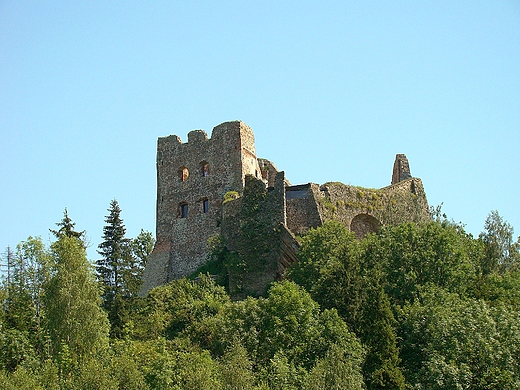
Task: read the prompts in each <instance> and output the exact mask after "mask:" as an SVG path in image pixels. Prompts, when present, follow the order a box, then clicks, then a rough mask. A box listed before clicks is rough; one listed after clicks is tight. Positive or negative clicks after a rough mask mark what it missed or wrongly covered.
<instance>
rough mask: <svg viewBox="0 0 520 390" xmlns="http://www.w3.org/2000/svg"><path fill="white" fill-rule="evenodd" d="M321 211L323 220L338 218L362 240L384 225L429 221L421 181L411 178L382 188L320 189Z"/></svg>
mask: <svg viewBox="0 0 520 390" xmlns="http://www.w3.org/2000/svg"><path fill="white" fill-rule="evenodd" d="M320 193H321V196H319V195H318V196H317V198H318V202H317V203H318V210H319V213H320V215H321V218H322V220H323V221H326V220H330V219H337V220H339V221H341V222H342V223H343V224H345V225H346V226H348V227H349V228H350V230H351V231H354V232H355V233H356V235H357V236H358V237H359V238H361V237H363V236H364V235H365V234H366V233H369V232H376V231H378V230H379V227H380V226H382V225H392V224H399V223H402V222H407V221H412V222H419V223H420V222H426V221H428V220H429V218H430V214H429V210H428V203H427V200H426V195H425V193H424V189H423V186H422V182H421V180H420V179H418V178H410V179H407V180H404V181H402V182H399V183H397V184H394V185H391V186H389V187H385V188H381V189H372V188H362V187H355V186H350V185H345V184H342V183H337V182H334V183H325V184H323V185H322V186H320Z"/></svg>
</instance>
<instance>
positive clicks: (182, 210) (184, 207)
mask: <svg viewBox="0 0 520 390" xmlns="http://www.w3.org/2000/svg"><path fill="white" fill-rule="evenodd" d="M179 216H180V217H181V218H188V203H181V204H180V206H179Z"/></svg>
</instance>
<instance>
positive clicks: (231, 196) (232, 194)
mask: <svg viewBox="0 0 520 390" xmlns="http://www.w3.org/2000/svg"><path fill="white" fill-rule="evenodd" d="M239 197H240V194H239V193H238V191H228V192H226V193H225V194H224V201H223V202H222V204H226V203H228V202H231V201H232V200H235V199H238V198H239Z"/></svg>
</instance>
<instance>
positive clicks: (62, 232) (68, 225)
mask: <svg viewBox="0 0 520 390" xmlns="http://www.w3.org/2000/svg"><path fill="white" fill-rule="evenodd" d="M56 226H58V227H59V229H58V230H53V229H49V231H50V232H51V233H52V234H54V236H55V237H56V238H57V239H59V238H60V237H62V236H67V237H75V238H77V239H79V240H81V241H82V242H83V245H84V246H85V248H86V247H87V243H86V242H85V240H86V239H85V233H86V232H85V230H83V231H82V232H77V231H75V230H74V227H75V226H76V223H74V222H72V219H70V217H69V212H68V211H67V208H66V207H65V211H64V212H63V219H62V220H61V221H60V222H57V223H56Z"/></svg>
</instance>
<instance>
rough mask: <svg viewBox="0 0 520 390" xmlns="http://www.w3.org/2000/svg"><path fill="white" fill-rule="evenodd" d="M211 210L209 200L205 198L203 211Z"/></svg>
mask: <svg viewBox="0 0 520 390" xmlns="http://www.w3.org/2000/svg"><path fill="white" fill-rule="evenodd" d="M208 211H209V200H207V199H204V200H203V201H202V212H203V213H207V212H208Z"/></svg>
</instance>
